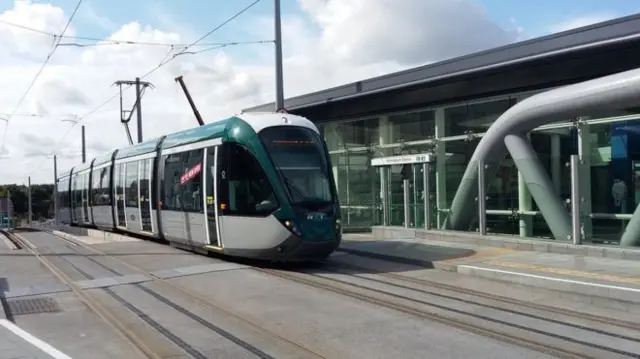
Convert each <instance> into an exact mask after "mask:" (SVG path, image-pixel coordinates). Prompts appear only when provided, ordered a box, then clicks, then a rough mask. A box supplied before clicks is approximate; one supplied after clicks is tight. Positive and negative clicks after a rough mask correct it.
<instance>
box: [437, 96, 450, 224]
mask: <svg viewBox="0 0 640 359" xmlns="http://www.w3.org/2000/svg"><path fill="white" fill-rule="evenodd" d="M435 117H436V140H438V141H437V142H436V148H435V152H436V184H435V185H436V217H437V221H438V222H437V225H436V227H438V228H440V227H441V226H442V229H445V228H444V225H445V220H446V218H447V216H448V213H446V212H444V211H442V210H443V209H445V208H449V206H448V205H449V204H448V203H447V166H446V162H447V152H446V143H445V142H444V141H441V140H440V139H442V138H443V137H445V136H446V134H445V121H444V120H445V118H444V108H443V107H439V108H436V111H435Z"/></svg>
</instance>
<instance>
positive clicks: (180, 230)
mask: <svg viewBox="0 0 640 359" xmlns="http://www.w3.org/2000/svg"><path fill="white" fill-rule="evenodd" d="M197 145H198V144H197V143H196V144H194V145H193V146H191V148H184V149H180V148H178V149H169V150H165V151H163V152H162V157H161V159H160V168H161V170H160V174H159V181H158V184H159V186H160V202H161V203H162V207H161V211H160V217H161V222H162V224H161V226H162V232H163V236H164V238H165V239H167V240H169V241H172V242H178V243H181V244H184V245H188V246H196V247H203V246H204V245H205V244H206V243H207V233H206V223H205V215H204V206H203V203H204V202H203V197H202V193H203V189H202V179H203V173H204V171H203V167H204V165H203V159H204V156H203V154H204V149H203V148H197ZM193 147H196V148H193Z"/></svg>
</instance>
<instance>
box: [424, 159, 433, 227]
mask: <svg viewBox="0 0 640 359" xmlns="http://www.w3.org/2000/svg"><path fill="white" fill-rule="evenodd" d="M430 172H431V165H430V164H429V163H423V164H422V175H423V176H424V178H423V180H422V183H423V188H422V193H423V197H424V198H423V199H422V200H423V201H424V229H430V228H431V197H430V196H429V190H430V189H431V183H430V181H431V178H430V176H429V173H430Z"/></svg>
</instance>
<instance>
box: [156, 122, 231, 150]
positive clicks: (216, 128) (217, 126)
mask: <svg viewBox="0 0 640 359" xmlns="http://www.w3.org/2000/svg"><path fill="white" fill-rule="evenodd" d="M235 118H236V117H229V118H225V119H222V120H218V121H214V122H210V123H207V124H204V125H202V126H198V127H193V128H190V129H187V130H184V131H180V132H175V133H172V134H169V135H167V137H165V139H164V141H163V142H162V148H163V149H166V148H171V147H177V146H182V145H187V144H189V143H194V142H199V141H204V140H207V139H210V138H214V137H220V136H221V135H222V133H223V131H224V129H225V127H226V126H227V124H228V123H229V122H230V121H232V120H233V119H235Z"/></svg>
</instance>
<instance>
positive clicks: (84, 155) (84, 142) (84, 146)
mask: <svg viewBox="0 0 640 359" xmlns="http://www.w3.org/2000/svg"><path fill="white" fill-rule="evenodd" d="M85 162H87V140H86V137H85V132H84V125H82V163H85Z"/></svg>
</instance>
